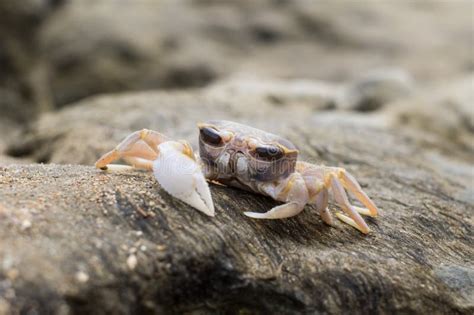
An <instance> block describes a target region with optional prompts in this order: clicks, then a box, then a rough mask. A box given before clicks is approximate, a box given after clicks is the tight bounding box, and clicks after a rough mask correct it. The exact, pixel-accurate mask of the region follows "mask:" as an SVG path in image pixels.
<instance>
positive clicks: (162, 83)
mask: <svg viewBox="0 0 474 315" xmlns="http://www.w3.org/2000/svg"><path fill="white" fill-rule="evenodd" d="M470 9H471V7H470V5H469V3H467V2H456V3H450V4H449V5H447V4H446V3H442V2H434V3H416V4H413V3H405V2H397V3H388V2H387V3H384V2H381V3H377V4H373V5H370V6H365V5H360V3H357V2H354V3H350V4H345V5H340V4H338V3H334V2H331V1H323V2H319V3H318V5H314V3H312V2H311V1H272V0H265V1H258V2H256V1H251V0H245V1H238V2H227V1H224V2H222V1H198V2H196V3H195V2H189V1H175V0H165V1H159V2H157V1H141V2H136V1H120V2H117V1H93V2H91V1H86V2H85V1H77V0H76V1H61V0H60V1H58V0H38V1H37V0H28V1H21V2H20V1H13V0H7V1H2V2H1V4H0V13H1V16H4V17H5V18H4V19H2V21H0V42H1V44H2V46H3V47H6V49H1V50H0V65H1V66H2V69H5V70H2V73H1V74H0V114H2V115H9V116H11V117H12V118H14V119H17V120H23V121H31V120H32V119H34V118H35V117H36V113H39V112H44V111H47V110H51V109H52V108H58V107H62V106H65V105H67V104H71V103H73V102H76V101H78V100H81V99H83V98H85V97H88V96H90V95H96V94H100V93H113V92H122V91H127V90H149V89H157V88H191V87H201V86H204V85H208V84H210V83H212V82H214V81H215V80H216V79H220V78H224V77H227V76H233V75H239V74H245V75H256V76H257V77H270V78H278V79H288V78H290V79H294V78H303V79H311V80H314V79H317V80H331V81H335V82H346V81H347V80H348V78H357V77H359V75H360V74H361V73H365V72H366V71H367V70H368V69H369V70H370V69H377V68H380V67H382V66H387V65H388V66H397V67H401V68H403V69H405V70H406V71H407V72H408V73H411V74H413V76H414V77H415V78H417V80H419V81H421V82H432V81H435V80H437V79H438V78H439V77H445V78H449V77H453V76H456V75H458V74H459V73H463V72H466V71H469V70H470V69H471V70H472V65H473V64H474V61H473V57H472V54H471V53H470V52H471V50H470V48H471V46H470V43H471V37H472V32H471V15H470V14H469V12H470ZM441 15H442V16H443V19H442V21H440V19H439V16H441ZM177 16H179V19H177V18H176V17H177ZM387 34H390V35H389V36H387ZM407 34H410V36H407ZM426 34H436V36H435V37H433V36H426ZM453 40H455V41H456V47H457V49H452V45H451V44H450V43H451V42H452V41H453ZM433 60H434V61H436V62H433ZM362 107H363V106H362Z"/></svg>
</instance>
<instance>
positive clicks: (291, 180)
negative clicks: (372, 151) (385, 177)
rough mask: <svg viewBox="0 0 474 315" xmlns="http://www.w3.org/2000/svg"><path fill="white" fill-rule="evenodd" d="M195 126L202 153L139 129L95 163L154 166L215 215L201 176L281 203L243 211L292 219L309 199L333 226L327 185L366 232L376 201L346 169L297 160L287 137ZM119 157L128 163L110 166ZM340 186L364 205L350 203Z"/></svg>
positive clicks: (182, 195)
mask: <svg viewBox="0 0 474 315" xmlns="http://www.w3.org/2000/svg"><path fill="white" fill-rule="evenodd" d="M198 127H199V153H200V155H197V154H194V153H193V150H192V148H191V146H190V145H189V143H188V142H186V141H184V140H179V141H174V140H171V139H170V138H168V137H166V136H165V135H163V134H161V133H159V132H156V131H152V130H147V129H143V130H141V131H136V132H133V133H132V134H130V135H129V136H128V137H126V138H125V139H124V140H123V141H122V142H121V143H120V144H119V145H118V146H117V147H116V148H115V149H113V150H112V151H110V152H108V153H106V154H105V155H103V156H102V157H101V158H100V159H99V160H98V161H97V162H96V164H95V165H96V167H97V168H99V169H102V170H110V171H116V170H121V169H131V168H139V169H145V170H150V171H153V173H154V175H155V177H156V179H157V180H158V182H159V183H160V185H161V186H162V187H163V188H164V189H165V190H166V191H167V192H168V193H170V194H171V195H172V196H174V197H176V198H178V199H180V200H182V201H184V202H185V203H187V204H189V205H191V206H193V207H194V208H196V209H198V210H200V211H202V212H204V213H205V214H207V215H209V216H214V204H213V202H212V198H211V193H210V190H209V186H208V184H207V182H206V179H207V180H209V181H215V182H218V183H221V184H224V185H229V186H233V187H238V188H241V189H244V190H247V191H252V192H255V193H260V194H263V195H266V196H269V197H271V198H273V199H275V200H277V201H281V202H283V204H282V205H279V206H276V207H274V208H272V209H271V210H269V211H267V212H265V213H258V212H244V214H245V215H246V216H248V217H251V218H255V219H282V218H288V217H292V216H295V215H297V214H298V213H300V212H301V211H302V210H303V209H304V207H305V205H306V204H314V205H316V208H317V210H318V211H319V214H320V215H321V218H322V219H323V221H324V222H325V223H327V224H329V225H332V224H333V219H332V216H331V214H330V212H329V210H328V197H329V193H328V191H329V190H331V191H332V195H333V196H334V199H335V201H336V203H337V204H338V205H339V207H340V208H341V209H342V210H343V212H344V213H336V216H337V217H338V218H339V219H340V220H341V221H343V222H345V223H347V224H349V225H351V226H353V227H355V228H356V229H358V230H359V231H361V232H362V233H364V234H366V233H368V232H369V231H370V229H369V227H368V226H367V224H366V222H365V221H364V219H363V218H362V217H361V214H362V215H367V216H371V217H375V216H377V212H378V210H377V207H376V206H375V204H374V203H373V201H372V200H371V199H370V198H369V197H368V196H367V195H366V194H365V193H364V191H363V190H362V188H361V187H360V185H359V184H358V183H357V181H356V180H355V179H354V177H352V175H350V174H349V173H348V172H347V171H346V170H344V169H343V168H338V167H328V166H323V165H314V164H310V163H307V162H302V161H298V160H297V157H298V150H297V149H296V147H295V146H294V145H293V144H292V143H291V142H290V141H288V140H286V139H283V138H281V137H279V136H277V135H274V134H271V133H268V132H265V131H262V130H258V129H255V128H252V127H248V126H245V125H242V124H238V123H235V122H230V121H223V120H216V121H209V122H207V123H201V124H198ZM120 158H121V159H123V160H124V161H125V162H127V163H129V164H131V165H132V166H125V165H118V164H109V163H112V162H113V161H115V160H117V159H120ZM345 189H347V190H348V191H349V192H351V193H352V194H353V195H354V196H355V197H356V198H357V199H358V200H359V201H360V202H361V203H362V204H363V205H364V206H365V207H366V208H362V207H357V206H353V205H351V204H350V202H349V199H348V196H347V194H346V192H345Z"/></svg>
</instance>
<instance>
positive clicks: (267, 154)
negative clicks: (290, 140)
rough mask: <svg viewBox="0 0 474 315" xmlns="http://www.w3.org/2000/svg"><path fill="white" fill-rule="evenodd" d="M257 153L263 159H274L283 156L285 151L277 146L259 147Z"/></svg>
mask: <svg viewBox="0 0 474 315" xmlns="http://www.w3.org/2000/svg"><path fill="white" fill-rule="evenodd" d="M255 153H256V155H257V157H258V158H260V159H261V160H267V161H274V160H278V159H280V158H282V157H283V151H282V150H281V149H280V148H279V147H276V146H264V147H257V148H256V149H255Z"/></svg>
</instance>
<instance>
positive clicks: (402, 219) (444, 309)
mask: <svg viewBox="0 0 474 315" xmlns="http://www.w3.org/2000/svg"><path fill="white" fill-rule="evenodd" d="M263 90H265V89H263ZM215 91H216V90H213V89H203V90H198V91H188V92H173V93H170V92H143V93H130V94H124V95H110V96H101V97H96V98H91V99H88V100H84V101H82V102H80V103H77V104H75V105H74V106H71V107H68V108H66V109H63V110H61V111H59V112H57V113H54V114H47V115H44V116H43V117H42V118H41V119H40V120H39V122H38V123H37V124H36V125H34V126H32V129H30V131H29V134H25V135H23V136H22V137H21V138H24V139H25V141H24V142H22V140H21V139H18V140H17V141H16V143H17V145H16V146H12V147H10V149H9V150H10V153H16V154H17V155H23V156H29V157H33V158H34V159H36V160H37V161H54V162H62V163H83V164H88V165H86V166H79V165H70V164H68V165H58V164H50V165H38V164H33V165H25V166H20V165H9V166H3V167H0V196H1V199H0V279H1V280H0V284H1V287H0V294H1V295H0V296H1V299H0V307H1V308H2V310H3V309H6V310H9V311H11V312H26V311H30V312H37V313H38V312H39V313H54V312H61V313H90V312H96V313H97V312H99V313H132V312H135V313H160V314H162V313H215V312H223V313H235V314H237V313H261V314H268V313H278V314H290V313H324V314H339V313H345V312H351V313H354V314H367V313H423V314H425V313H433V314H471V313H472V312H473V311H474V308H473V305H472V297H471V291H472V284H471V283H470V282H469V281H467V280H465V279H464V280H463V278H465V276H464V275H465V274H467V275H470V273H471V271H472V268H473V267H472V263H471V261H472V257H473V256H474V249H473V247H472V244H473V242H474V236H473V234H472V231H473V225H474V221H473V218H474V203H473V202H472V199H471V200H469V199H468V198H464V197H463V196H464V195H463V193H464V192H465V191H466V190H468V189H469V187H470V185H471V183H470V182H469V181H465V180H464V179H460V178H459V176H453V175H452V170H453V169H461V168H462V167H464V166H463V165H464V164H462V163H461V161H466V160H465V159H468V160H467V162H466V163H468V164H467V165H472V162H473V161H472V156H471V157H470V159H469V158H467V157H466V155H465V151H464V149H463V147H459V146H455V147H453V148H452V150H450V152H445V151H443V150H437V148H436V147H433V146H430V145H424V143H425V142H424V135H423V133H420V132H415V131H416V130H417V129H416V128H411V127H410V126H407V128H406V130H397V129H394V128H393V127H392V126H391V125H390V123H389V122H390V121H389V120H388V119H387V118H386V117H385V116H384V115H386V114H387V113H386V112H385V111H381V112H377V114H373V115H368V116H364V114H361V113H352V112H345V113H344V114H345V115H344V117H340V118H338V117H339V116H338V115H337V113H338V112H336V111H332V112H326V113H327V114H328V115H329V113H331V116H330V117H329V116H327V115H323V114H322V113H321V112H320V111H315V110H314V108H312V107H311V106H309V105H308V104H306V105H305V104H303V103H301V104H293V103H292V102H288V103H283V104H275V103H274V101H272V100H271V99H270V100H269V99H268V97H265V95H266V94H265V93H255V94H253V96H249V95H241V94H239V93H236V94H235V95H234V97H228V95H227V94H225V93H223V94H220V93H216V92H215ZM351 117H352V118H354V119H351ZM363 117H365V118H363ZM384 117H385V118H384ZM211 118H220V119H222V118H226V119H232V120H237V121H240V122H244V123H247V124H250V125H253V126H256V127H259V128H263V129H265V130H268V131H271V132H275V133H278V134H281V135H283V136H285V137H287V138H289V139H290V140H291V141H293V142H294V143H295V144H296V145H297V146H298V147H299V149H300V153H301V158H302V159H304V160H306V161H310V162H314V163H324V164H327V165H334V166H341V167H344V168H346V169H348V170H349V171H350V172H351V173H352V174H354V175H355V177H356V178H357V179H358V180H359V181H360V183H361V185H362V186H363V188H364V190H365V191H366V192H367V193H368V195H369V196H371V197H372V198H373V200H374V201H375V203H376V204H377V205H378V206H379V207H380V216H379V217H378V218H376V219H368V220H367V221H368V224H369V226H370V228H371V229H372V230H373V232H372V233H371V234H369V235H367V236H364V235H362V234H360V233H359V232H358V231H356V230H355V229H352V228H350V227H348V226H344V225H343V224H342V223H340V222H336V224H335V226H334V227H329V226H327V225H325V224H324V223H323V222H322V221H321V219H320V218H319V216H318V215H317V214H316V213H315V209H314V208H312V207H311V206H307V207H306V209H305V211H304V212H303V213H301V214H300V215H298V216H297V217H294V218H290V219H286V220H270V221H255V220H252V219H250V218H248V217H245V216H244V215H243V212H244V211H247V210H255V211H265V210H268V209H269V208H271V207H272V206H274V205H276V204H277V203H276V202H274V201H272V200H270V199H269V198H266V197H263V196H260V195H255V194H251V193H248V192H244V191H241V190H238V189H233V188H228V187H223V186H219V185H211V191H212V195H213V200H214V203H215V205H216V216H215V217H214V218H209V217H207V216H205V215H202V214H201V213H200V212H198V211H196V210H195V209H192V208H190V207H189V206H187V205H186V204H184V203H182V202H180V201H178V200H176V199H174V198H173V197H171V196H169V195H168V194H167V193H165V192H164V191H163V190H162V189H161V188H160V187H159V185H158V183H157V182H156V180H155V179H154V178H153V176H152V175H151V174H149V173H144V172H140V171H136V172H131V173H129V174H107V173H103V172H100V171H98V170H96V169H94V168H93V167H92V166H90V165H91V164H92V163H93V162H94V161H95V159H96V158H97V157H98V156H99V155H100V154H101V153H103V152H105V151H106V150H109V149H111V148H113V147H114V146H115V145H116V143H117V142H118V141H120V140H121V139H122V138H123V137H124V136H125V135H127V134H128V133H129V132H130V131H132V130H137V129H141V128H152V129H156V130H159V131H162V132H165V133H167V134H168V135H170V136H173V137H175V138H185V139H188V140H190V141H192V143H194V144H195V143H196V136H197V134H196V127H195V123H196V122H197V121H200V120H204V119H211ZM369 121H370V122H372V123H368V122H369ZM377 122H378V123H377ZM410 130H411V131H410ZM20 153H21V154H20ZM433 156H437V157H442V158H438V159H436V158H433ZM440 161H442V163H441V162H440ZM469 163H471V164H469ZM441 164H442V165H443V167H441V166H440V165H441ZM460 167H461V168H460ZM448 170H449V171H448ZM334 208H335V205H334V204H331V209H332V210H334Z"/></svg>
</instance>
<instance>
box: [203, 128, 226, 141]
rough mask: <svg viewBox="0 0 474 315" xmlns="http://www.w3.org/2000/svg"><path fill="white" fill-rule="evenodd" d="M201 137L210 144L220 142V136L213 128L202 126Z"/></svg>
mask: <svg viewBox="0 0 474 315" xmlns="http://www.w3.org/2000/svg"><path fill="white" fill-rule="evenodd" d="M200 133H201V139H202V141H204V142H205V143H207V144H210V145H220V144H221V143H222V137H221V136H220V135H219V133H217V131H216V130H215V129H212V128H209V127H204V128H201V130H200Z"/></svg>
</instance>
